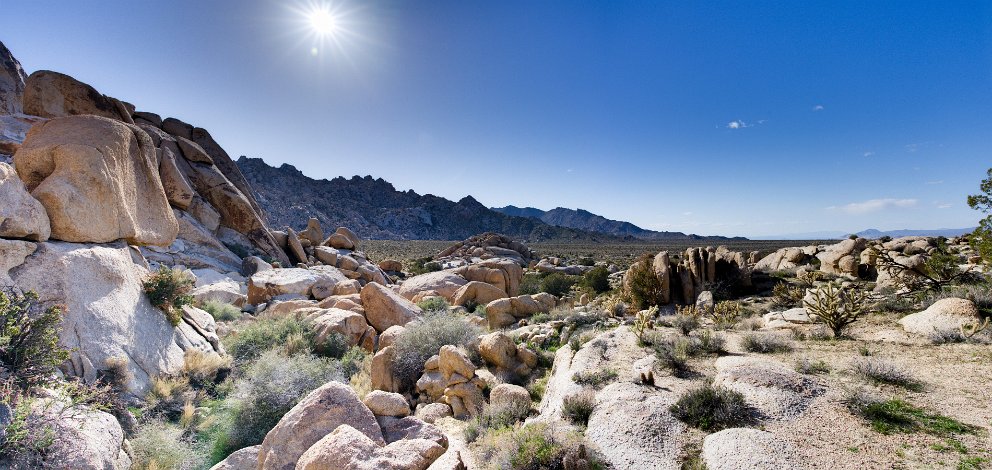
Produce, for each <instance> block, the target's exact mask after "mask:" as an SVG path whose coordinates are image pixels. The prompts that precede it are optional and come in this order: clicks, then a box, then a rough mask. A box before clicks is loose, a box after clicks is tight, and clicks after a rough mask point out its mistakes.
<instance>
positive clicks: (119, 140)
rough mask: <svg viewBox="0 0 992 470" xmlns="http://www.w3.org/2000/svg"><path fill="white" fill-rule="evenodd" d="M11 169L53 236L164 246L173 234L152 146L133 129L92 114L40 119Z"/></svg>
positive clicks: (175, 230) (174, 224) (174, 223)
mask: <svg viewBox="0 0 992 470" xmlns="http://www.w3.org/2000/svg"><path fill="white" fill-rule="evenodd" d="M14 166H15V168H16V169H17V173H18V174H19V175H20V176H21V179H22V180H23V181H24V184H25V186H26V187H27V189H28V191H30V192H31V194H32V195H33V196H34V197H35V198H37V199H38V200H39V201H41V204H42V205H43V206H44V207H45V210H46V211H47V212H48V218H49V220H50V222H51V229H52V238H54V239H57V240H64V241H71V242H80V243H89V242H92V243H106V242H112V241H115V240H120V239H125V240H127V241H128V243H130V244H132V245H162V246H165V245H169V244H170V243H172V241H173V240H175V239H176V236H177V235H178V233H179V224H178V222H177V221H176V218H175V216H174V215H173V213H172V209H171V208H170V207H169V201H168V199H167V198H166V195H165V190H164V189H163V188H162V181H161V180H160V179H159V173H158V160H157V158H156V152H155V148H154V146H153V145H152V141H151V138H149V137H148V134H146V133H145V132H144V131H142V130H141V129H139V128H138V127H137V126H134V125H128V124H123V123H121V122H119V121H114V120H111V119H107V118H102V117H97V116H70V117H65V118H58V119H52V120H50V121H46V122H42V123H39V124H37V125H35V126H34V127H32V128H31V131H30V132H28V136H27V139H26V140H25V141H24V143H23V144H22V145H21V148H20V149H19V150H18V151H17V153H16V154H14Z"/></svg>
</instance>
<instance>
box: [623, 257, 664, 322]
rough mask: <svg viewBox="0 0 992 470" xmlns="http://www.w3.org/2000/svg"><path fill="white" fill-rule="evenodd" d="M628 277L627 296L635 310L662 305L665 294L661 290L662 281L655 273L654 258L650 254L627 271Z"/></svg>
mask: <svg viewBox="0 0 992 470" xmlns="http://www.w3.org/2000/svg"><path fill="white" fill-rule="evenodd" d="M627 276H628V278H626V279H624V284H625V287H626V290H625V295H626V296H627V298H628V299H629V300H630V303H631V304H632V305H633V306H634V308H636V309H638V310H643V309H646V308H648V307H650V306H652V305H661V303H662V298H663V295H664V294H665V292H664V291H663V290H662V288H661V280H660V279H658V276H656V275H655V273H654V265H653V257H652V256H651V255H650V254H648V255H644V256H642V257H640V258H639V259H638V260H637V261H636V262H634V264H632V265H631V266H630V270H629V271H627Z"/></svg>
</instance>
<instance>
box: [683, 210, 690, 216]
mask: <svg viewBox="0 0 992 470" xmlns="http://www.w3.org/2000/svg"><path fill="white" fill-rule="evenodd" d="M682 215H686V216H689V215H692V211H686V212H683V213H682Z"/></svg>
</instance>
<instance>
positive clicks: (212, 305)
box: [200, 300, 241, 321]
mask: <svg viewBox="0 0 992 470" xmlns="http://www.w3.org/2000/svg"><path fill="white" fill-rule="evenodd" d="M200 309H202V310H203V311H204V312H207V313H209V314H210V316H212V317H214V320H216V321H233V320H237V319H239V318H241V309H240V308H238V307H235V306H234V305H231V304H228V303H224V302H218V301H216V300H208V301H206V302H204V303H202V304H200Z"/></svg>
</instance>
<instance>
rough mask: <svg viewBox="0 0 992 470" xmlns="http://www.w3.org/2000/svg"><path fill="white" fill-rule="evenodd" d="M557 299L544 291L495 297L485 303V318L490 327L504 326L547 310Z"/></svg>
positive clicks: (552, 306) (549, 309)
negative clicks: (502, 297) (500, 297)
mask: <svg viewBox="0 0 992 470" xmlns="http://www.w3.org/2000/svg"><path fill="white" fill-rule="evenodd" d="M556 303H557V299H556V298H555V296H553V295H551V294H548V293H546V292H541V293H538V294H533V295H520V296H517V297H510V298H505V299H497V300H494V301H492V302H489V303H488V304H486V318H487V319H488V321H489V328H490V329H494V330H495V329H499V328H505V327H507V326H510V325H512V324H514V323H516V322H517V320H519V319H520V318H526V317H529V316H531V315H534V314H535V313H540V312H549V311H551V309H553V308H554V307H555V304H556Z"/></svg>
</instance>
